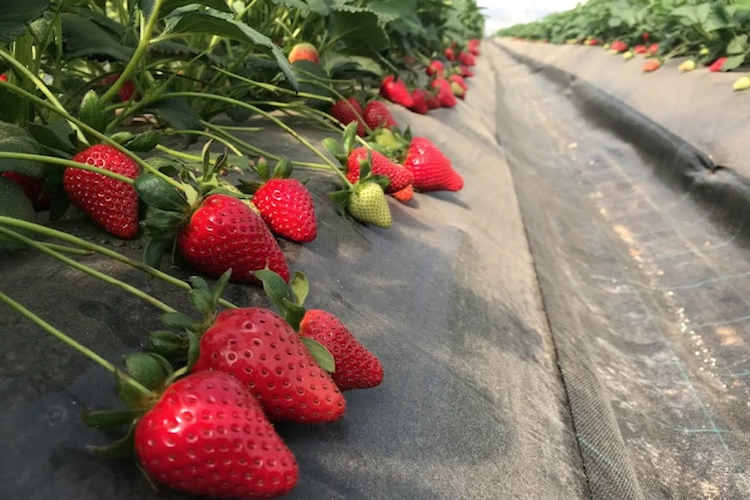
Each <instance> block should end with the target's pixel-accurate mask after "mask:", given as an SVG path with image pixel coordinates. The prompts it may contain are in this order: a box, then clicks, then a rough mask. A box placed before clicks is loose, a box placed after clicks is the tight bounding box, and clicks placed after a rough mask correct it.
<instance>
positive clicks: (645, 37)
mask: <svg viewBox="0 0 750 500" xmlns="http://www.w3.org/2000/svg"><path fill="white" fill-rule="evenodd" d="M649 38H651V34H650V33H649V32H648V31H644V32H643V34H642V35H641V40H643V41H644V42H648V40H649Z"/></svg>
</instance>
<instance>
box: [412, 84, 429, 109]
mask: <svg viewBox="0 0 750 500" xmlns="http://www.w3.org/2000/svg"><path fill="white" fill-rule="evenodd" d="M426 97H427V92H425V91H424V90H422V89H414V90H413V91H412V92H411V99H412V101H413V104H412V106H411V107H410V108H409V109H410V110H411V111H414V112H415V113H419V114H420V115H426V114H427V112H428V111H429V110H430V108H429V107H428V106H427V100H426Z"/></svg>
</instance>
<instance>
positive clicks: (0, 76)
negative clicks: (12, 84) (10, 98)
mask: <svg viewBox="0 0 750 500" xmlns="http://www.w3.org/2000/svg"><path fill="white" fill-rule="evenodd" d="M0 80H2V81H4V82H7V81H8V75H6V74H5V73H3V74H2V75H0Z"/></svg>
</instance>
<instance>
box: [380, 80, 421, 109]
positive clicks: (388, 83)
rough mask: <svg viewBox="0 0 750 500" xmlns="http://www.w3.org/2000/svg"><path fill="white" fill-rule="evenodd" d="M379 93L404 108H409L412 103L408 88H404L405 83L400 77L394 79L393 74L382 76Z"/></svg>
mask: <svg viewBox="0 0 750 500" xmlns="http://www.w3.org/2000/svg"><path fill="white" fill-rule="evenodd" d="M380 95H381V96H383V97H384V98H385V99H388V100H389V101H391V102H393V103H396V104H400V105H401V106H403V107H405V108H410V107H411V106H412V105H413V104H414V101H413V100H412V98H411V95H410V94H409V89H407V88H406V83H404V81H403V80H400V79H399V80H396V79H395V77H394V76H393V75H388V76H386V77H385V78H383V82H382V83H381V84H380Z"/></svg>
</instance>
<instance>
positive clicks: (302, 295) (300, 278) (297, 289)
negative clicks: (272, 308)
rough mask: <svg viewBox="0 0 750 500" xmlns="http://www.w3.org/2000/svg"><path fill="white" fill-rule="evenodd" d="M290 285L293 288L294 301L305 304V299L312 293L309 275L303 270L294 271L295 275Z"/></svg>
mask: <svg viewBox="0 0 750 500" xmlns="http://www.w3.org/2000/svg"><path fill="white" fill-rule="evenodd" d="M289 286H290V287H291V289H292V294H293V296H294V302H295V303H296V304H297V305H300V306H301V305H302V304H304V303H305V299H306V298H307V296H308V294H309V293H310V282H309V281H308V280H307V276H305V275H304V274H303V273H302V271H294V277H293V278H292V282H291V283H290V284H289Z"/></svg>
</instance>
